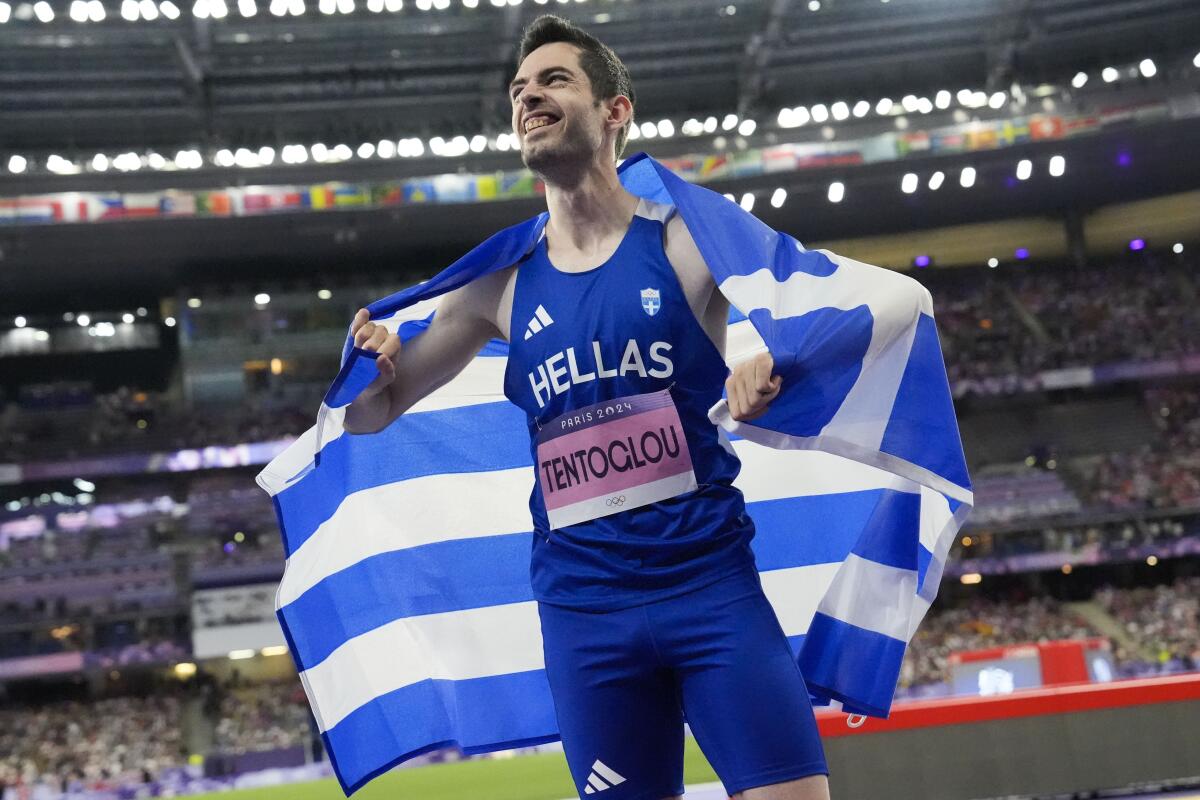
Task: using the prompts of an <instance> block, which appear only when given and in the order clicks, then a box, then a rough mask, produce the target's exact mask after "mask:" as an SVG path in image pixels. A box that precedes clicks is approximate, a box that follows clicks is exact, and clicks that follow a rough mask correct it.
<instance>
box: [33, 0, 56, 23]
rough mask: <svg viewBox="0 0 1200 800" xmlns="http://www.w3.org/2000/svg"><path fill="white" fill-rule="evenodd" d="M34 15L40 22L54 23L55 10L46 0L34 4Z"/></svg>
mask: <svg viewBox="0 0 1200 800" xmlns="http://www.w3.org/2000/svg"><path fill="white" fill-rule="evenodd" d="M33 15H34V16H35V17H37V18H38V21H39V22H53V21H54V9H53V8H52V7H51V5H50V4H49V3H47V2H46V0H39V2H37V3H34V4H33Z"/></svg>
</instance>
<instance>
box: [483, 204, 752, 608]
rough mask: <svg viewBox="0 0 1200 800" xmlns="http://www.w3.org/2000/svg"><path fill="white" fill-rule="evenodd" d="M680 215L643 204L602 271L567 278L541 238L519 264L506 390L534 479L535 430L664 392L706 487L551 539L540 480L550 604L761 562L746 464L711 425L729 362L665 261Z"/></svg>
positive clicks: (672, 589) (617, 598)
mask: <svg viewBox="0 0 1200 800" xmlns="http://www.w3.org/2000/svg"><path fill="white" fill-rule="evenodd" d="M672 213H674V207H673V206H670V205H666V204H661V203H654V202H651V201H647V200H642V201H640V202H639V204H638V208H637V211H636V212H635V214H634V217H633V220H632V222H631V223H630V226H629V229H628V231H627V232H626V234H625V236H624V238H623V239H622V240H621V243H620V245H618V247H617V249H616V251H614V252H613V254H612V256H611V257H610V258H609V259H608V260H607V261H606V262H604V263H603V264H601V265H600V266H598V267H595V268H593V269H590V270H586V271H584V272H574V273H569V272H563V271H560V270H559V269H558V268H556V267H555V266H554V265H553V264H552V263H550V260H549V258H548V256H547V251H546V238H545V237H544V236H543V237H542V239H541V241H540V242H539V243H538V244H537V246H536V247H535V249H534V250H533V252H532V253H531V254H530V255H529V256H528V257H527V258H526V259H525V260H524V261H523V262H522V263H521V264H520V265H519V266H518V267H517V275H516V287H515V291H514V293H513V308H512V319H511V329H510V337H509V338H510V340H511V341H510V345H509V357H508V365H507V368H506V371H505V376H504V391H505V395H506V396H507V397H508V398H509V399H510V400H511V401H512V402H513V403H515V404H516V405H517V406H519V407H520V408H521V409H523V410H524V411H525V413H526V415H527V417H528V422H529V433H530V440H531V450H532V451H533V456H534V468H535V470H537V469H538V434H539V431H540V430H541V428H542V426H544V425H546V424H547V423H549V422H550V421H552V420H556V419H557V418H559V417H561V416H562V415H564V414H567V413H568V412H571V411H575V410H577V409H585V408H587V407H589V406H592V405H593V404H597V403H607V402H608V401H617V400H619V399H621V398H625V397H630V396H633V395H640V394H646V393H650V392H661V391H663V390H666V391H667V393H668V394H669V395H670V398H671V400H672V401H673V402H674V406H675V409H676V410H677V411H678V415H679V422H680V423H681V425H682V428H683V433H684V436H685V439H686V445H687V452H688V454H690V457H691V460H692V467H693V471H694V473H695V483H696V488H694V489H691V490H688V491H685V492H684V493H683V494H679V495H677V496H674V497H669V498H667V499H665V500H659V501H657V502H653V503H650V504H649V505H643V506H641V507H638V508H630V509H627V510H621V511H617V512H616V513H610V514H609V515H608V516H601V517H597V518H595V519H590V520H588V521H586V522H580V523H577V524H569V525H565V526H562V527H556V528H554V529H553V530H552V529H551V526H550V523H549V519H548V515H547V509H546V503H545V500H544V498H543V489H542V486H541V483H540V481H535V484H534V489H533V493H532V495H531V497H530V500H529V507H530V511H531V512H532V515H533V525H534V534H535V535H534V537H533V553H532V560H531V566H530V576H531V579H532V583H533V591H534V596H535V597H536V598H537V599H538V600H539V601H541V602H545V603H550V604H552V605H559V606H566V607H569V608H578V609H586V610H593V611H605V610H617V609H620V608H627V607H631V606H633V605H637V604H639V603H645V602H651V601H654V600H658V599H663V598H666V597H669V596H672V595H674V594H680V593H683V592H686V591H691V590H693V589H697V588H700V587H702V586H704V585H707V584H708V583H711V582H713V581H716V580H719V579H721V578H723V577H726V576H728V575H730V574H732V573H734V572H738V571H741V570H745V569H746V568H748V567H750V568H752V567H753V564H754V556H753V554H752V552H751V550H750V539H751V538H752V537H753V535H754V527H753V523H752V522H751V520H750V518H749V516H748V515H747V514H746V513H745V511H746V510H745V502H744V500H743V498H742V494H741V492H740V491H739V490H738V489H736V488H734V487H733V479H734V478H735V477H736V476H737V473H738V470H739V468H740V466H741V465H740V462H739V461H738V459H737V457H736V456H735V455H734V453H733V449H732V447H730V445H729V441H728V439H727V438H726V437H725V434H724V432H723V431H720V429H719V428H717V427H716V426H715V425H713V424H712V423H711V422H710V421H709V419H708V409H709V408H711V407H712V405H713V404H714V403H716V402H717V401H718V400H719V399H720V398H721V390H722V388H723V386H724V381H725V377H726V375H727V370H726V367H725V361H724V359H723V358H722V356H721V354H720V352H718V350H717V348H716V347H715V346H714V345H713V343H712V340H711V339H709V337H708V334H707V333H705V331H704V329H703V328H702V327H701V325H700V323H699V321H698V320H697V319H696V316H695V314H694V313H693V312H692V310H691V308H690V307H689V306H688V303H687V298H686V297H685V296H684V293H683V289H682V287H681V286H680V285H679V280H678V278H677V276H676V274H675V271H674V269H673V268H672V267H671V264H670V262H669V261H668V260H667V257H666V253H665V252H664V249H663V233H664V226H665V224H666V221H667V220H668V219H669V217H670V215H671V214H672ZM663 402H665V401H663ZM631 447H632V443H631ZM581 452H582V451H581ZM547 474H549V473H547Z"/></svg>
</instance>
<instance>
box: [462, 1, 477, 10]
mask: <svg viewBox="0 0 1200 800" xmlns="http://www.w3.org/2000/svg"><path fill="white" fill-rule="evenodd" d="M478 6H479V0H463V7H464V8H477V7H478Z"/></svg>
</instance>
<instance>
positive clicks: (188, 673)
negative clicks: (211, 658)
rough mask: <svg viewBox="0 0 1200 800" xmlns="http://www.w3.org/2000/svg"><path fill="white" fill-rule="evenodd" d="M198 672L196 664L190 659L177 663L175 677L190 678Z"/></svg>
mask: <svg viewBox="0 0 1200 800" xmlns="http://www.w3.org/2000/svg"><path fill="white" fill-rule="evenodd" d="M195 674H196V665H195V664H193V663H191V662H190V661H183V662H180V663H179V664H176V665H175V677H177V678H190V677H192V676H193V675H195Z"/></svg>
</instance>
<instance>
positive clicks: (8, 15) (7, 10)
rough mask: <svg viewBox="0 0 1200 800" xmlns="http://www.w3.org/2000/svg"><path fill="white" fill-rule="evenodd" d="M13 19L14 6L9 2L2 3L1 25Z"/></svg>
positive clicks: (0, 9) (0, 4)
mask: <svg viewBox="0 0 1200 800" xmlns="http://www.w3.org/2000/svg"><path fill="white" fill-rule="evenodd" d="M10 19H12V6H10V5H9V4H8V3H0V25H3V24H4V23H6V22H8V21H9V20H10Z"/></svg>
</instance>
